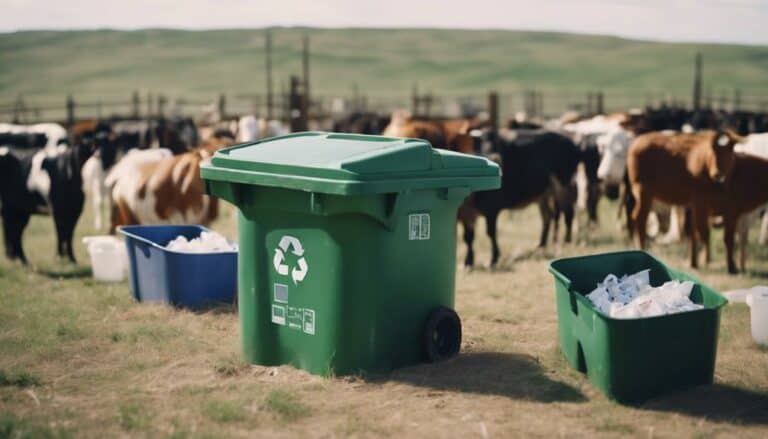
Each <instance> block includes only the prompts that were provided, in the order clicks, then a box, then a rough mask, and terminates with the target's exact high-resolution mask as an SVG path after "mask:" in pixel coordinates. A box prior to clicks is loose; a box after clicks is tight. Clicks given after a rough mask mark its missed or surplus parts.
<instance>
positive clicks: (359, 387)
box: [0, 203, 768, 438]
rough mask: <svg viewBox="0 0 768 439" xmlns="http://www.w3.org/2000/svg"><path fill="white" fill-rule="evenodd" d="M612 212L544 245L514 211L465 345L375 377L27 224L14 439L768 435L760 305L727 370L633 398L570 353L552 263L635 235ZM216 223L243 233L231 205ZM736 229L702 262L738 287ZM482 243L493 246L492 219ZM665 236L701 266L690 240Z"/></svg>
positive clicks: (40, 225) (16, 274) (731, 317)
mask: <svg viewBox="0 0 768 439" xmlns="http://www.w3.org/2000/svg"><path fill="white" fill-rule="evenodd" d="M604 204H605V203H604ZM602 213H603V215H602V218H603V220H604V225H603V227H602V228H601V229H600V230H597V231H594V232H593V233H591V234H590V237H589V241H590V242H591V244H590V245H585V244H576V245H568V246H559V245H554V246H552V247H550V249H548V250H546V251H543V252H536V251H531V249H532V248H533V247H534V245H535V242H536V235H537V233H538V227H539V225H538V219H537V214H536V211H535V209H526V210H524V211H521V212H513V213H511V214H506V215H504V216H503V217H502V219H501V221H500V237H501V240H502V241H501V243H502V249H503V252H504V255H505V257H504V259H503V261H502V264H501V267H500V268H498V269H497V270H495V271H489V270H487V269H483V268H477V269H476V270H474V271H472V272H465V271H459V273H458V282H457V286H458V287H457V310H458V312H459V314H460V315H461V317H462V319H463V323H464V334H465V338H464V344H463V346H462V354H461V355H460V356H459V357H457V358H455V359H453V360H451V361H448V362H446V363H444V364H439V365H421V366H415V367H410V368H406V369H401V370H397V371H395V372H393V373H392V374H389V375H385V376H373V377H365V378H363V377H341V378H322V377H317V376H312V375H309V374H307V373H305V372H303V371H300V370H296V369H294V368H292V367H287V366H284V367H261V366H251V365H246V364H243V363H242V361H241V360H240V357H239V339H238V337H239V334H238V327H237V316H236V315H235V314H233V313H231V312H207V313H199V314H194V313H191V312H187V311H180V310H174V309H171V308H167V307H163V306H152V305H140V304H137V303H134V302H133V300H132V298H131V296H130V293H129V291H128V286H127V284H125V283H124V284H118V285H104V284H99V283H96V282H93V281H92V280H90V278H89V270H88V269H86V268H85V267H84V265H79V266H70V265H68V264H66V263H63V262H58V261H56V260H55V259H54V258H53V256H52V254H53V248H54V247H53V237H52V229H53V228H52V226H51V221H50V219H49V218H36V219H35V220H34V221H33V222H32V224H31V225H30V228H29V230H28V231H27V234H26V241H25V244H26V246H27V249H28V254H29V255H30V259H31V260H32V261H33V264H34V266H33V267H31V268H24V267H21V266H18V265H15V264H11V263H9V262H7V261H5V260H2V262H0V304H2V306H0V376H2V383H3V384H2V385H0V438H2V437H67V436H76V437H121V436H131V437H253V436H266V437H297V436H298V437H386V436H408V437H421V436H438V437H478V436H480V437H486V436H489V437H510V436H523V435H525V436H540V437H553V436H569V437H571V436H573V437H594V436H605V437H616V436H638V437H715V436H724V437H725V436H738V437H765V436H766V435H768V352H766V350H764V349H763V350H761V349H759V348H758V347H756V346H755V345H754V344H753V343H752V341H751V339H750V336H749V326H748V310H747V308H746V307H745V306H744V305H729V306H728V307H727V308H726V309H725V311H724V313H723V318H722V328H721V338H720V348H719V356H718V363H717V369H716V384H715V385H714V386H711V387H704V388H699V389H694V390H690V391H686V392H679V393H676V394H673V395H669V396H668V397H665V398H660V399H656V400H653V401H650V402H648V403H646V404H644V405H641V406H638V407H624V406H620V405H617V404H615V403H612V402H610V401H608V400H606V399H605V398H604V397H603V396H602V395H601V394H600V393H599V392H597V391H596V390H595V389H594V388H593V387H592V386H591V385H590V384H589V382H588V381H587V380H586V379H585V378H584V377H583V376H582V375H580V374H579V373H577V372H575V371H573V370H571V369H569V368H568V366H567V365H566V363H565V361H564V360H563V359H562V357H561V355H560V353H559V352H558V348H557V326H556V325H557V321H556V315H555V304H554V297H553V285H552V279H551V277H550V275H549V274H548V273H547V271H546V266H547V262H548V261H549V260H550V259H551V258H552V257H555V256H563V255H573V254H582V253H587V252H599V251H606V250H610V249H619V248H624V247H625V246H626V243H625V242H624V240H623V238H622V237H621V233H620V232H619V231H618V229H617V227H616V226H615V224H612V223H611V221H610V219H612V217H613V213H614V206H612V205H604V207H603V212H602ZM215 227H216V228H217V229H219V230H222V231H225V232H227V233H229V234H230V235H231V234H233V233H234V230H235V228H234V220H233V218H232V215H231V211H230V210H227V215H226V216H225V218H223V219H222V220H221V221H219V223H217V224H216V225H215ZM479 229H480V231H481V232H482V230H483V227H482V226H481V227H480V228H479ZM78 230H79V233H80V235H79V236H82V235H83V234H86V233H87V232H89V230H90V219H89V218H84V220H83V222H82V223H81V226H80V228H79V229H78ZM580 236H581V238H582V240H584V239H585V237H586V234H584V233H581V234H580ZM719 239H720V235H719V233H717V234H716V238H715V241H714V242H715V246H716V248H717V255H716V257H715V263H714V264H713V265H712V266H711V267H710V269H709V271H703V272H700V273H697V274H698V275H699V276H701V277H702V278H703V279H704V280H705V281H706V282H708V283H709V284H711V285H712V286H714V287H715V288H717V289H721V290H722V289H729V288H733V287H741V286H751V285H753V284H756V283H759V282H764V281H765V277H766V276H768V258H767V256H768V251H766V250H762V249H757V248H755V249H753V254H756V255H758V256H756V257H753V258H752V260H751V266H752V267H753V271H752V272H751V273H750V274H749V275H747V276H738V277H731V276H728V275H726V274H725V267H724V263H723V260H722V254H721V253H722V244H721V243H720V242H719V241H718V240H719ZM477 246H478V260H479V261H480V262H483V261H487V260H488V252H487V250H488V245H487V240H486V239H485V238H484V237H483V236H481V237H479V238H478V243H477ZM78 247H79V248H78V256H79V259H80V261H81V264H84V263H86V262H87V259H86V255H85V254H84V250H83V249H82V248H81V246H78ZM655 251H657V253H658V254H659V255H660V256H661V257H662V258H663V259H665V260H666V261H667V262H669V263H670V264H671V265H673V266H677V267H682V266H684V255H685V249H684V247H683V246H673V247H670V248H657V249H655ZM462 253H463V245H460V250H459V256H460V258H461V256H462ZM658 361H663V359H658Z"/></svg>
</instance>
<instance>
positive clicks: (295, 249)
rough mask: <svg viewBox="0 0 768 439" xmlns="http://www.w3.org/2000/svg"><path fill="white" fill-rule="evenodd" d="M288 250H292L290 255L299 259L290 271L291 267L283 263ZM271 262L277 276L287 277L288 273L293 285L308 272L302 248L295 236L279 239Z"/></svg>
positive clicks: (285, 236)
mask: <svg viewBox="0 0 768 439" xmlns="http://www.w3.org/2000/svg"><path fill="white" fill-rule="evenodd" d="M289 249H292V253H293V254H294V255H296V256H298V257H299V259H298V261H297V262H296V265H297V266H296V267H293V269H292V270H291V267H289V266H288V264H286V263H285V254H286V253H287V252H288V250H289ZM272 262H273V263H274V265H275V271H277V274H280V275H283V276H288V273H289V272H290V274H291V279H293V283H294V284H298V283H299V282H301V281H303V280H304V278H305V277H306V276H307V271H308V270H309V267H308V266H307V261H306V260H305V259H304V248H303V247H302V246H301V241H299V239H298V238H296V237H295V236H289V235H284V236H283V237H282V238H281V239H280V243H279V244H278V245H277V248H275V256H274V258H272Z"/></svg>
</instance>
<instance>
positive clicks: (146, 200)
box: [107, 138, 234, 233]
mask: <svg viewBox="0 0 768 439" xmlns="http://www.w3.org/2000/svg"><path fill="white" fill-rule="evenodd" d="M232 143H234V139H232V138H216V139H212V140H211V141H209V142H208V143H207V144H204V145H203V146H201V147H198V148H196V149H194V150H192V151H189V152H186V153H184V154H179V155H176V156H172V157H168V158H165V159H162V160H159V161H151V162H145V163H141V164H138V165H137V166H135V168H130V169H132V170H133V172H130V171H125V170H124V171H121V175H120V176H108V177H107V180H108V181H109V182H110V183H111V184H112V186H111V187H110V190H111V194H112V199H113V203H114V204H113V206H112V222H111V227H110V233H114V232H115V230H116V229H117V228H118V227H120V226H123V225H130V224H187V223H196V224H197V223H199V224H204V225H207V224H210V222H211V221H213V220H214V219H215V218H216V216H217V214H218V200H217V199H215V198H212V197H209V196H208V195H205V185H204V184H203V181H202V179H201V178H200V163H201V162H203V161H205V160H209V159H210V157H211V156H212V155H213V153H214V152H215V151H217V150H218V149H220V148H222V147H224V146H228V145H231V144H232Z"/></svg>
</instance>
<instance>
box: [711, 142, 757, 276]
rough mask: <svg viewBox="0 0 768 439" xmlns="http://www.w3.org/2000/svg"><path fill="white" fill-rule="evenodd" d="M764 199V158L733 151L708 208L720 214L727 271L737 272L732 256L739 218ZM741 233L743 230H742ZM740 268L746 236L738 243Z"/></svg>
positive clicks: (744, 266) (742, 263) (744, 255)
mask: <svg viewBox="0 0 768 439" xmlns="http://www.w3.org/2000/svg"><path fill="white" fill-rule="evenodd" d="M766 202H768V160H765V159H762V158H759V157H755V156H753V155H748V154H735V155H734V159H733V171H732V173H731V176H730V177H729V178H728V180H727V181H726V182H725V184H724V185H718V186H717V187H716V188H715V191H713V194H712V197H711V198H710V206H711V212H712V213H713V214H714V215H722V216H723V222H724V224H725V232H724V234H723V239H724V241H725V249H726V254H727V262H728V272H729V273H731V274H735V273H738V270H737V269H736V264H735V262H734V259H733V245H734V234H735V233H736V231H737V228H738V227H739V219H740V218H741V217H742V216H743V215H745V214H748V213H749V212H752V211H754V210H755V209H757V208H759V207H761V206H762V205H764V204H765V203H766ZM741 233H744V232H743V231H742V232H741ZM740 244H741V245H740V247H741V249H740V252H741V257H740V268H741V270H742V271H744V270H746V244H747V243H746V236H743V237H742V239H741V243H740Z"/></svg>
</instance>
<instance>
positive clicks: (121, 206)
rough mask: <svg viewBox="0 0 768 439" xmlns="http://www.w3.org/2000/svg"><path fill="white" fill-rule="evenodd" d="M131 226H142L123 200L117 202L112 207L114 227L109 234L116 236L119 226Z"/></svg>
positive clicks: (111, 227) (112, 226)
mask: <svg viewBox="0 0 768 439" xmlns="http://www.w3.org/2000/svg"><path fill="white" fill-rule="evenodd" d="M131 224H141V222H140V221H139V220H138V218H136V216H135V215H134V214H133V212H132V211H131V209H130V207H128V205H127V204H126V203H125V202H124V201H123V200H121V199H117V200H115V201H114V204H113V205H112V225H111V226H110V228H109V233H110V234H114V233H115V231H116V230H117V228H118V227H119V226H128V225H131Z"/></svg>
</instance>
